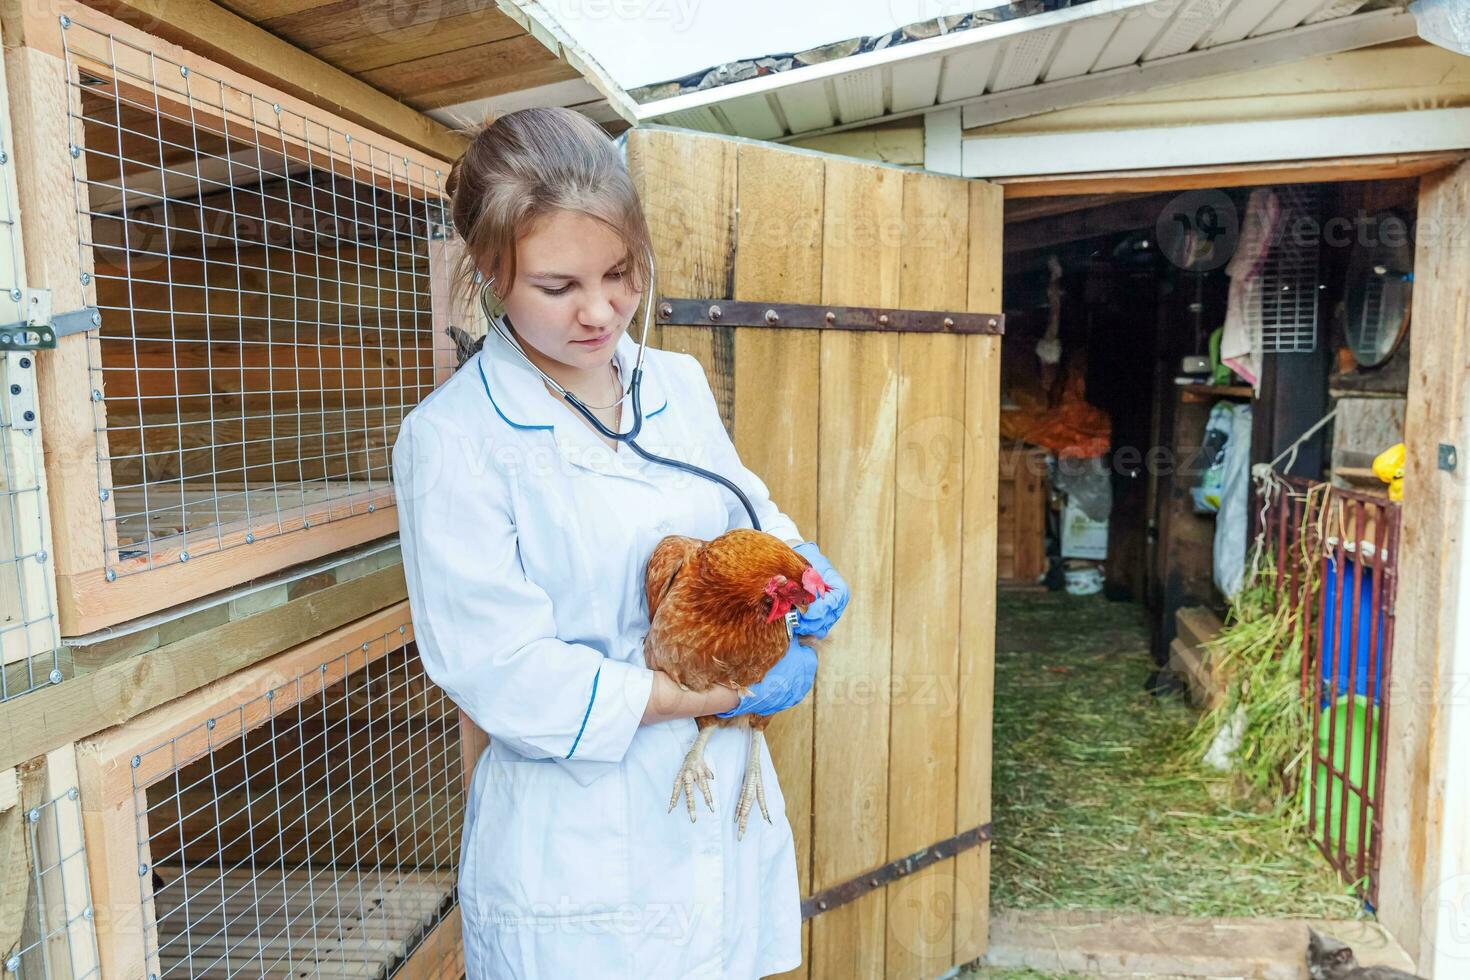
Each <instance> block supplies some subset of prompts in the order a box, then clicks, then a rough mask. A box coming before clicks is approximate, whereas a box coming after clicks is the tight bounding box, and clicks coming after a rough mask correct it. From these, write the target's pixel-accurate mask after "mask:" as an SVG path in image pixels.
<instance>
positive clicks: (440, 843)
mask: <svg viewBox="0 0 1470 980" xmlns="http://www.w3.org/2000/svg"><path fill="white" fill-rule="evenodd" d="M363 646H364V648H366V647H367V646H368V644H364V645H363ZM132 764H133V790H134V796H135V801H136V806H137V813H138V862H139V872H140V873H139V880H140V881H141V884H142V890H141V894H142V901H143V905H144V920H145V921H149V920H151V921H152V922H153V923H154V926H155V928H154V930H153V931H152V940H151V941H150V943H149V944H148V949H147V961H148V970H149V972H150V973H152V974H156V975H157V976H159V977H168V976H191V977H213V976H219V977H228V976H236V975H242V976H281V977H284V976H290V975H296V976H301V975H306V974H318V973H321V974H332V975H341V976H349V975H350V976H381V975H385V974H386V973H389V972H392V969H393V968H394V966H395V965H396V964H399V963H402V962H403V961H404V960H405V959H406V958H407V957H408V955H409V954H410V953H411V952H412V950H413V949H414V948H415V945H416V944H417V943H418V942H420V941H421V940H422V939H423V937H424V936H425V935H426V934H427V932H428V931H429V930H430V929H431V928H432V927H433V926H434V925H435V924H436V923H438V922H439V921H440V920H441V919H442V918H443V917H444V916H445V915H446V914H447V913H448V912H449V911H450V910H451V908H452V907H453V904H454V885H455V867H456V863H457V860H458V854H459V835H460V828H461V822H462V817H463V810H464V779H463V771H464V770H463V765H462V762H461V746H460V736H459V715H458V711H457V709H456V708H455V706H454V705H453V703H452V702H451V701H449V699H448V698H447V697H446V696H445V695H444V694H443V692H441V691H440V690H439V689H438V688H437V687H435V686H434V685H433V684H432V683H431V682H430V681H429V680H428V679H427V677H426V676H425V675H424V673H423V669H422V667H421V666H420V663H419V659H418V655H417V652H416V651H415V649H414V647H413V646H412V644H408V645H405V646H402V647H400V648H398V649H396V650H392V651H390V652H388V653H386V654H385V655H383V656H380V657H377V658H375V659H370V658H369V657H368V656H367V654H366V652H365V650H359V651H354V652H353V653H350V654H346V655H343V656H342V657H339V658H335V659H333V660H331V661H328V662H324V663H322V664H321V665H320V667H318V668H317V669H315V670H312V671H310V672H308V673H303V674H300V675H298V676H295V677H293V678H291V679H290V680H288V681H286V682H285V683H284V684H281V685H279V686H276V687H273V688H271V689H270V690H267V691H266V692H265V693H264V694H262V695H260V696H258V697H255V698H252V699H250V700H247V701H242V702H240V703H237V704H233V705H229V706H227V707H226V706H222V707H221V711H220V712H219V713H218V714H217V715H215V716H213V717H210V718H209V719H207V720H206V721H205V722H204V723H203V724H202V725H199V726H197V727H194V728H191V729H190V730H188V731H185V732H181V733H179V734H178V735H176V736H175V737H173V738H170V739H169V740H168V741H167V742H164V743H163V744H160V745H158V746H157V747H155V748H153V749H151V750H149V751H145V752H141V753H140V754H138V755H137V756H135V757H134V759H133V760H132Z"/></svg>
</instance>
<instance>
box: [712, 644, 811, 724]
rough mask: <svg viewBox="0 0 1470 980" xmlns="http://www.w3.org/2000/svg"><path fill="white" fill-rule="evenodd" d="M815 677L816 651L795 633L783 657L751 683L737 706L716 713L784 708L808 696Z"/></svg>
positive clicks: (769, 712) (762, 712) (770, 711)
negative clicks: (805, 644) (805, 645)
mask: <svg viewBox="0 0 1470 980" xmlns="http://www.w3.org/2000/svg"><path fill="white" fill-rule="evenodd" d="M816 677H817V655H816V653H814V652H813V651H812V650H811V649H810V648H809V647H804V646H802V645H801V644H800V643H798V642H796V637H795V636H793V637H792V638H791V643H790V644H789V645H788V646H787V647H786V652H785V653H784V654H782V655H781V659H780V660H777V661H776V662H775V663H774V664H772V665H771V669H770V670H768V671H766V676H764V677H762V678H761V679H760V680H758V681H756V682H755V683H754V684H752V685H750V693H749V694H748V695H745V696H744V697H742V698H741V699H740V703H739V704H737V705H736V706H735V707H733V708H731V709H730V710H729V711H725V712H722V713H720V714H718V715H715V717H716V718H733V717H735V716H736V715H746V714H752V713H754V714H758V715H773V714H775V713H776V712H778V711H785V710H786V709H787V708H789V707H791V706H792V705H794V704H799V703H800V702H801V699H802V698H804V697H806V696H807V692H808V691H810V690H811V689H812V682H813V681H814V680H816Z"/></svg>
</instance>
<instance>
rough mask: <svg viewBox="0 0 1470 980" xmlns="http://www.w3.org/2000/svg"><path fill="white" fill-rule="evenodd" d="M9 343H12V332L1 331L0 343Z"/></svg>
mask: <svg viewBox="0 0 1470 980" xmlns="http://www.w3.org/2000/svg"><path fill="white" fill-rule="evenodd" d="M8 343H10V334H8V333H0V344H8Z"/></svg>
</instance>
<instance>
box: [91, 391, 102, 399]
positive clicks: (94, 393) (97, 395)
mask: <svg viewBox="0 0 1470 980" xmlns="http://www.w3.org/2000/svg"><path fill="white" fill-rule="evenodd" d="M92 400H93V401H94V402H100V401H101V400H102V392H100V391H98V390H97V389H96V388H93V389H92Z"/></svg>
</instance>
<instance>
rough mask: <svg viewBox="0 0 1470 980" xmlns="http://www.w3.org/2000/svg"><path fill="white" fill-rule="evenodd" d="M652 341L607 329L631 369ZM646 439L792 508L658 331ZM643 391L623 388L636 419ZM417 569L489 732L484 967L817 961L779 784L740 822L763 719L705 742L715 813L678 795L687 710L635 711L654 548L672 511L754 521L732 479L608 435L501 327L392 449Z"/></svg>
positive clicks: (696, 526) (434, 636)
mask: <svg viewBox="0 0 1470 980" xmlns="http://www.w3.org/2000/svg"><path fill="white" fill-rule="evenodd" d="M636 352H637V344H636V343H635V342H634V340H633V339H632V337H630V336H628V335H624V337H623V338H622V339H621V341H620V343H619V344H618V347H617V349H616V350H615V352H614V353H615V356H617V357H618V358H620V363H621V365H622V368H623V376H624V377H628V376H629V375H630V373H631V370H632V363H633V358H634V357H635V356H636ZM642 387H643V405H644V412H645V416H644V423H643V432H642V435H641V436H640V437H639V440H638V441H639V444H640V445H642V446H644V447H645V448H647V449H648V450H650V451H652V452H655V453H658V454H660V455H665V456H672V457H675V458H679V459H683V460H686V461H689V462H693V463H696V464H698V465H701V466H704V467H705V468H708V469H714V470H715V471H717V472H719V473H721V474H723V475H725V476H726V477H729V478H731V479H734V480H735V481H736V482H737V483H738V484H739V485H740V486H741V488H742V489H743V490H744V491H745V492H746V493H747V494H748V495H749V497H750V498H751V502H752V503H753V504H754V505H755V506H756V508H757V513H758V514H759V515H760V519H761V524H762V525H763V527H764V528H765V530H767V531H769V532H771V533H772V534H775V535H776V536H778V537H780V538H783V539H786V540H799V539H800V537H801V535H800V534H799V532H798V531H797V528H796V525H795V524H794V523H793V522H792V520H791V519H790V518H789V517H787V516H786V515H785V514H783V513H781V512H780V510H779V509H778V508H777V507H776V506H775V505H774V504H773V503H772V502H771V500H770V495H769V493H768V491H767V489H766V487H765V485H764V484H763V483H762V482H761V481H760V479H759V478H757V477H756V476H755V475H754V474H753V473H751V472H750V471H749V470H747V469H746V468H745V467H744V466H743V465H741V463H740V460H739V457H738V456H737V455H736V452H735V448H734V446H733V445H732V444H731V442H730V439H729V437H728V435H727V434H726V432H725V429H724V427H723V425H722V424H721V422H720V418H719V414H718V410H717V409H716V407H715V401H714V397H713V395H712V394H711V392H710V388H709V383H708V381H707V380H706V379H705V375H704V371H703V368H702V367H701V366H700V364H699V362H698V361H696V360H695V359H694V358H692V357H690V356H689V355H687V354H677V353H672V352H668V351H659V350H653V349H649V350H648V352H647V354H646V355H645V357H644V375H643V384H642ZM630 418H631V406H629V407H626V408H625V409H624V424H625V426H626V424H627V423H628V421H629V420H630ZM393 478H394V483H395V490H396V493H397V497H398V509H399V524H400V534H401V538H402V546H403V565H404V572H405V574H406V577H407V580H408V594H409V604H410V606H411V608H412V613H413V623H414V632H415V636H416V637H417V641H418V648H419V653H420V655H421V656H422V658H423V663H424V669H425V670H426V671H427V672H428V674H429V676H430V677H431V678H432V679H433V680H434V682H435V683H436V684H438V685H439V686H440V687H441V688H443V689H444V690H445V692H446V693H448V695H449V696H450V697H451V698H453V699H454V701H455V702H456V703H457V704H458V705H459V706H460V707H462V708H463V709H464V710H465V711H466V712H467V713H468V714H469V715H470V717H471V718H473V719H474V721H475V722H476V723H477V724H478V725H479V726H480V727H481V728H483V729H484V730H485V731H486V732H488V733H489V734H490V736H491V744H490V748H489V749H488V750H487V751H486V752H484V753H483V754H482V755H481V757H480V759H479V762H478V764H477V765H476V766H475V770H474V780H473V783H472V785H471V787H470V791H469V797H468V800H467V809H466V814H465V829H464V840H463V845H462V849H461V856H460V874H459V901H460V910H461V915H462V920H463V925H464V944H465V969H466V973H467V975H468V977H469V980H489V978H517V980H541V978H544V980H569V978H579V977H597V978H599V980H615V978H627V980H654V978H665V977H667V978H694V977H709V978H740V980H744V978H750V977H758V976H765V975H768V974H772V973H779V972H782V971H784V970H789V969H791V968H793V967H796V966H797V965H799V964H800V962H801V941H800V936H801V932H800V898H799V894H798V890H797V879H796V858H795V849H794V845H793V841H792V836H791V827H790V824H789V823H788V822H787V819H786V805H785V798H784V796H783V795H782V793H781V789H780V786H779V784H778V783H777V780H776V773H775V770H774V769H773V768H772V765H771V759H770V754H769V752H768V751H766V750H765V749H764V747H762V750H761V767H762V772H763V774H764V781H765V789H766V800H767V806H768V808H769V809H770V813H771V820H772V822H771V823H769V824H768V823H766V822H765V820H763V819H762V818H761V816H760V813H759V811H758V810H757V811H756V812H755V813H753V814H752V816H751V819H750V822H749V824H748V826H747V829H746V833H745V837H744V839H743V840H740V841H737V840H736V839H735V817H734V810H735V801H736V797H737V795H738V793H739V789H740V783H741V777H742V775H743V773H744V766H745V761H746V751H747V744H748V743H747V736H746V733H745V732H744V731H736V730H729V729H720V730H718V731H717V732H716V734H715V735H714V736H713V737H712V738H711V739H710V741H709V744H708V748H707V749H706V751H705V758H706V760H707V761H708V763H709V765H710V768H711V769H712V770H713V771H714V773H715V775H716V777H717V778H716V779H715V780H714V781H713V782H712V783H711V784H710V785H711V788H712V791H713V793H714V795H715V804H716V812H715V813H711V812H709V810H708V809H707V808H706V807H705V805H704V802H703V800H702V799H699V800H698V804H699V819H698V821H697V822H696V823H693V824H691V823H690V821H689V817H688V814H687V812H686V810H685V805H684V802H683V801H682V800H681V801H680V803H679V805H678V806H677V807H676V808H675V809H674V811H673V812H672V813H670V812H668V802H669V795H670V793H671V792H672V789H673V780H674V776H675V774H676V773H677V772H678V769H679V765H680V763H681V762H682V760H683V758H684V754H685V752H687V751H688V748H689V746H690V744H691V743H692V742H693V740H694V736H695V732H696V727H695V724H694V720H693V719H692V718H681V719H677V720H674V721H669V722H664V723H662V724H657V725H646V726H640V725H639V721H640V719H641V717H642V715H643V710H644V707H645V705H646V704H647V701H648V697H649V693H650V690H651V687H652V672H651V671H649V670H648V668H647V667H646V665H645V663H644V659H643V637H644V635H645V634H646V632H647V630H648V627H649V622H648V615H647V610H646V609H645V602H644V597H643V565H644V562H645V561H646V560H647V559H648V556H649V555H650V554H651V553H652V550H653V547H654V545H655V544H656V543H657V542H658V541H659V539H661V538H662V537H663V536H664V535H666V534H687V535H692V536H695V537H700V538H712V537H715V536H716V535H718V534H721V533H723V532H724V531H726V530H728V529H729V528H731V527H749V526H750V523H749V518H748V516H747V515H746V513H745V510H744V508H743V507H742V506H741V504H740V503H739V501H738V500H736V499H735V497H734V495H733V494H731V493H729V491H727V490H725V489H724V488H723V487H719V486H717V485H715V484H713V483H710V482H709V481H706V480H702V479H699V478H697V477H694V476H692V475H689V474H686V473H683V472H681V471H678V470H675V469H673V468H671V467H667V466H661V465H657V464H653V463H649V462H647V461H645V460H643V459H641V458H639V457H638V456H637V455H635V454H634V453H633V451H632V450H630V449H628V448H627V447H626V446H624V445H621V444H620V445H619V446H618V449H617V451H616V452H614V451H612V450H610V449H609V448H608V447H607V446H606V445H605V444H604V443H602V442H601V441H600V440H599V439H598V438H597V436H596V434H595V433H593V432H592V430H591V429H590V428H589V427H588V426H587V425H586V424H585V423H584V422H583V421H582V420H581V419H580V418H579V417H577V416H576V415H574V414H573V412H572V410H571V409H570V408H569V407H567V406H566V405H564V404H562V403H561V402H560V401H559V400H557V399H556V398H554V397H553V396H552V395H551V394H550V393H549V392H548V391H547V390H546V388H545V386H544V384H543V383H542V381H541V380H540V378H539V377H538V376H537V375H536V374H535V373H534V372H533V371H532V370H531V368H530V367H529V366H528V365H527V364H526V363H525V362H524V361H522V360H521V359H520V358H519V356H518V355H517V354H516V353H515V352H514V351H512V350H511V349H510V348H509V346H508V342H507V341H505V340H503V339H501V338H500V337H499V336H498V335H497V334H495V333H494V332H492V333H491V334H490V336H489V337H488V338H487V340H486V342H485V346H484V349H483V350H482V351H481V352H480V353H479V354H477V355H476V356H474V357H473V358H471V359H470V360H469V361H468V362H466V364H465V365H464V366H463V367H462V368H461V369H460V370H459V371H458V373H456V374H455V375H454V377H453V378H451V379H450V380H449V381H448V382H446V383H445V384H444V385H443V386H441V387H440V388H439V389H438V390H436V391H434V392H432V393H431V394H430V395H429V396H428V397H427V398H426V399H424V401H423V402H422V403H421V404H420V405H418V406H417V407H416V408H415V409H414V410H413V411H412V412H410V413H409V415H408V417H407V418H406V419H405V420H404V423H403V427H402V430H401V432H400V433H399V436H398V441H397V443H396V444H395V445H394V448H393Z"/></svg>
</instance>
